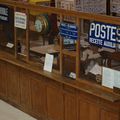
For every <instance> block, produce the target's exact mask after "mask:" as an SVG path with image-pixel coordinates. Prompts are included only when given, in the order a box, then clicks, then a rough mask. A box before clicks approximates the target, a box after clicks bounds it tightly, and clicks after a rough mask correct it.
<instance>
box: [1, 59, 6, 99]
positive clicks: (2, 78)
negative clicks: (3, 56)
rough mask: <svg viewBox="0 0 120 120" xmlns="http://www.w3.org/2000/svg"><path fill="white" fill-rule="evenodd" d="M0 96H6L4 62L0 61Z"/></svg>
mask: <svg viewBox="0 0 120 120" xmlns="http://www.w3.org/2000/svg"><path fill="white" fill-rule="evenodd" d="M0 96H2V97H6V96H7V79H6V63H5V62H3V61H0Z"/></svg>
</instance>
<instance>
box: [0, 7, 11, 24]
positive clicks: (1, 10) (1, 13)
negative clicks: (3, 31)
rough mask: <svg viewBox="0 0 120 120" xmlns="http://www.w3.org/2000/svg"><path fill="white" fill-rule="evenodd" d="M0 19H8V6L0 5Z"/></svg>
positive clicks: (5, 20) (6, 20)
mask: <svg viewBox="0 0 120 120" xmlns="http://www.w3.org/2000/svg"><path fill="white" fill-rule="evenodd" d="M0 21H4V22H8V21H9V8H8V7H7V6H5V5H0Z"/></svg>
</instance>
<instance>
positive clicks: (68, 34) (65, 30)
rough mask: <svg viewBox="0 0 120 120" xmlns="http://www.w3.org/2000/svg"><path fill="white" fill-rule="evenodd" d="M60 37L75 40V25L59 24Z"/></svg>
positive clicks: (76, 37)
mask: <svg viewBox="0 0 120 120" xmlns="http://www.w3.org/2000/svg"><path fill="white" fill-rule="evenodd" d="M60 35H61V36H62V37H65V38H69V39H73V40H77V39H78V29H77V26H76V25H75V24H69V23H61V24H60Z"/></svg>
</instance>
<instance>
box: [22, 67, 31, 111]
mask: <svg viewBox="0 0 120 120" xmlns="http://www.w3.org/2000/svg"><path fill="white" fill-rule="evenodd" d="M30 77H31V76H30V72H29V71H27V70H24V69H20V96H21V97H20V105H21V106H22V107H23V108H24V109H28V110H31V89H30Z"/></svg>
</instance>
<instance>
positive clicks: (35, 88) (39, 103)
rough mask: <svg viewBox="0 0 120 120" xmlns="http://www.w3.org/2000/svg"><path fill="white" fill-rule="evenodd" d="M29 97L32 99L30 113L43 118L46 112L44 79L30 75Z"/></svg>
mask: <svg viewBox="0 0 120 120" xmlns="http://www.w3.org/2000/svg"><path fill="white" fill-rule="evenodd" d="M31 97H32V111H33V112H34V113H36V114H37V115H38V116H40V117H43V118H44V117H45V116H46V114H47V110H46V108H47V107H46V85H45V82H44V78H43V77H41V76H39V79H38V78H36V76H35V75H33V74H31Z"/></svg>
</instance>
